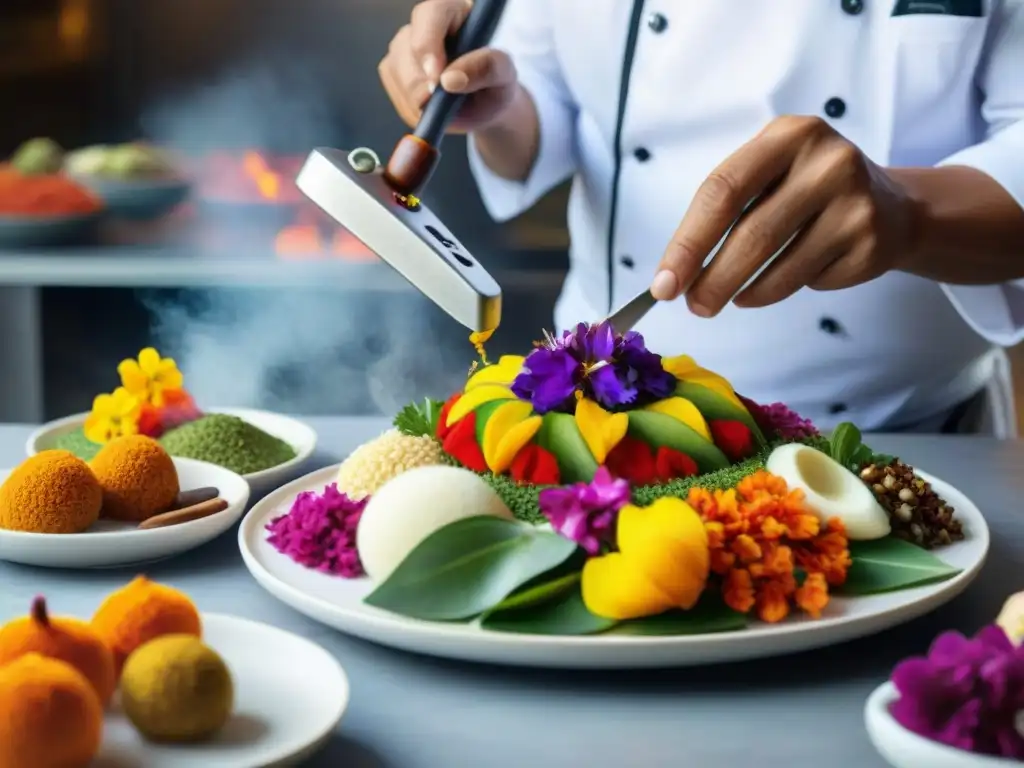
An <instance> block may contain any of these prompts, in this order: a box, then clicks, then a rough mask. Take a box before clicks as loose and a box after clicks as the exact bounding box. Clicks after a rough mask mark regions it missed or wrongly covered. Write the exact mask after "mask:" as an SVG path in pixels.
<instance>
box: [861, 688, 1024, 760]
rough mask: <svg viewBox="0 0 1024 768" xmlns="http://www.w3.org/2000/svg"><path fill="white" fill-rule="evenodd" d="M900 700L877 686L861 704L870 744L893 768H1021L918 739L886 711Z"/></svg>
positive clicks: (997, 758)
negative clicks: (863, 703)
mask: <svg viewBox="0 0 1024 768" xmlns="http://www.w3.org/2000/svg"><path fill="white" fill-rule="evenodd" d="M898 698H899V692H898V691H897V690H896V686H895V685H893V684H892V683H891V682H886V683H883V684H882V685H880V686H878V688H876V689H875V690H874V691H873V692H872V693H871V695H870V696H869V697H868V700H867V703H866V704H865V705H864V725H865V726H866V727H867V730H868V737H869V738H870V739H871V743H872V744H873V745H874V747H875V749H877V750H878V754H880V755H881V756H882V757H883V758H884V759H885V761H886V762H887V763H889V765H891V766H893V768H1011V766H1016V768H1020V766H1021V765H1022V763H1020V762H1019V761H1017V760H1011V759H1009V758H1005V757H990V756H989V755H976V754H974V753H972V752H965V751H964V750H962V749H954V748H953V747H948V746H946V745H945V744H939V743H938V742H935V741H931V740H930V739H926V738H924V737H923V736H918V735H917V734H916V733H913V732H912V731H908V730H907V729H906V728H904V727H903V726H902V725H900V724H899V723H898V722H897V721H896V719H895V718H894V717H893V716H892V713H891V712H890V711H889V707H890V705H891V704H892V703H893V702H894V701H896V700H897V699H898Z"/></svg>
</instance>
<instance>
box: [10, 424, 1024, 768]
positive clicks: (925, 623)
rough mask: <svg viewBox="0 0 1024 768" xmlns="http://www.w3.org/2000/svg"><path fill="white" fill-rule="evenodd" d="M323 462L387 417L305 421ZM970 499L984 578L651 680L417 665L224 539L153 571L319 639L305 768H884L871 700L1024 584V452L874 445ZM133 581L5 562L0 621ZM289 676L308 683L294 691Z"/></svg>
mask: <svg viewBox="0 0 1024 768" xmlns="http://www.w3.org/2000/svg"><path fill="white" fill-rule="evenodd" d="M310 423H311V424H312V425H313V426H314V427H315V428H316V429H317V430H318V432H319V434H320V440H321V444H322V449H323V451H322V453H320V454H319V455H318V456H317V457H315V460H314V461H312V462H311V463H310V467H309V468H310V469H312V468H315V467H317V466H324V465H327V464H328V463H331V462H334V461H337V460H339V459H340V458H341V457H342V456H344V455H345V454H346V453H347V452H348V451H350V450H351V449H352V448H354V447H355V446H356V445H357V444H358V443H360V442H362V441H363V440H365V439H367V438H369V437H371V436H373V435H375V434H377V433H378V432H379V431H381V430H382V429H384V428H385V427H386V422H385V421H384V420H383V419H341V418H334V419H330V418H328V419H311V420H310ZM28 431H29V428H28V427H26V426H10V425H8V426H0V466H10V465H13V464H14V463H16V462H18V461H20V460H21V459H22V457H23V453H22V452H23V445H24V442H25V438H26V436H27V434H28ZM870 440H871V444H872V445H873V446H876V447H877V448H878V449H880V450H884V451H887V452H890V453H894V454H898V455H900V456H901V457H902V458H903V459H904V460H906V461H907V462H909V463H911V464H914V465H919V466H920V467H921V468H922V469H925V470H927V471H928V472H931V473H933V474H935V475H937V476H939V477H941V478H943V479H944V480H946V481H948V482H950V483H952V484H953V485H955V486H957V487H958V488H959V489H960V490H962V491H963V492H964V493H965V494H967V495H968V496H969V497H971V498H972V499H973V500H974V501H975V502H976V503H977V505H978V506H979V507H980V508H981V510H982V511H983V512H984V513H985V516H986V518H987V520H988V522H989V525H990V526H991V530H992V548H991V553H990V555H989V561H988V564H987V565H986V566H985V568H984V569H983V571H982V573H981V575H980V576H979V578H978V580H977V581H976V582H975V583H974V584H973V585H972V586H971V587H970V588H969V589H968V590H967V591H966V592H965V593H964V594H963V595H961V596H960V597H959V598H957V599H956V600H954V601H953V602H952V603H950V604H949V605H947V606H946V607H944V608H942V609H939V610H938V611H936V612H935V613H933V614H931V615H930V616H927V617H924V618H922V619H919V620H917V621H914V622H912V623H910V624H907V625H905V626H903V627H900V628H897V629H894V630H890V631H887V632H884V633H881V634H879V635H877V636H875V637H870V638H866V639H864V640H859V641H855V642H852V643H848V644H846V645H843V646H838V647H834V648H830V649H825V650H822V651H815V652H810V653H805V654H800V655H796V656H789V657H783V658H777V659H771V660H767V661H763V662H749V663H741V664H731V665H723V666H712V667H706V668H700V669H689V670H686V669H684V670H679V671H667V672H660V671H652V672H621V673H598V672H573V673H559V672H550V671H523V670H517V669H504V668H492V667H483V666H474V665H468V664H457V663H452V662H445V661H439V660H433V659H430V658H421V657H417V656H412V655H408V654H404V653H399V652H396V651H390V650H387V649H385V648H378V647H375V646H372V645H369V644H367V643H365V642H362V641H359V640H354V639H350V638H347V637H345V636H344V635H341V634H339V633H337V632H334V631H333V630H329V629H326V628H324V627H321V626H320V625H318V624H316V623H314V622H313V621H311V620H309V619H306V618H305V617H303V616H301V615H299V614H298V613H295V612H294V611H292V610H291V609H289V608H288V607H286V606H285V605H283V604H281V603H279V602H277V601H276V600H275V599H274V598H272V597H270V595H268V594H267V593H266V592H264V591H263V590H262V589H261V588H260V587H259V586H258V585H257V584H256V582H255V581H254V580H253V579H252V578H251V577H250V576H249V574H248V572H247V571H246V570H245V567H244V566H243V565H242V562H241V559H240V557H239V555H238V551H237V544H236V538H235V536H234V535H233V533H229V534H225V535H224V536H223V537H221V538H220V539H219V540H217V541H215V542H212V543H211V544H209V545H207V546H206V547H203V548H202V549H199V550H197V551H196V552H194V553H190V554H189V555H187V556H185V557H180V558H178V559H176V560H172V561H168V562H163V563H158V564H155V565H153V566H152V567H151V568H150V569H149V575H150V576H151V577H153V578H155V579H158V580H161V581H165V582H168V583H171V584H174V585H176V586H179V587H181V588H182V589H185V590H186V591H188V592H189V593H190V594H191V595H192V596H193V597H194V598H195V599H196V601H197V602H198V603H199V605H200V607H201V608H202V609H204V610H207V611H218V612H224V613H232V614H236V615H240V616H245V617H248V618H251V619H255V620H259V621H263V622H267V623H270V624H275V625H277V626H280V627H283V628H285V629H288V630H290V631H293V632H297V633H299V634H302V635H305V636H307V637H310V638H312V639H313V640H315V641H316V642H318V643H321V644H322V645H323V646H324V647H326V648H328V649H329V650H330V651H331V652H332V653H333V654H335V655H336V656H337V658H338V659H339V660H340V661H341V663H342V664H343V665H344V667H345V669H346V670H347V672H348V674H349V676H350V678H351V681H352V702H351V706H350V708H349V710H348V712H347V714H346V715H345V718H344V720H343V722H342V725H341V727H340V728H339V730H338V733H337V734H336V736H335V737H334V739H333V740H332V741H331V742H330V743H329V745H328V746H327V748H326V749H325V751H324V752H322V753H321V754H320V755H318V756H317V757H316V758H314V759H313V760H312V761H310V762H309V763H308V764H307V765H309V766H323V768H335V766H339V765H344V766H347V767H348V768H463V767H465V768H523V766H537V767H538V768H548V767H549V766H550V767H551V768H570V767H571V766H589V767H590V768H605V767H606V766H607V768H624V767H625V766H629V767H630V768H662V767H664V768H676V767H677V766H680V765H690V766H694V767H695V768H696V767H697V766H699V767H700V768H718V767H719V766H743V767H746V766H749V765H751V764H752V762H754V763H756V764H758V765H787V766H790V767H791V768H803V767H804V766H806V767H807V768H820V766H822V765H829V766H831V767H832V768H872V767H873V766H875V767H881V766H884V763H883V762H882V760H881V759H880V758H879V757H878V756H877V755H876V754H875V752H874V750H873V749H872V747H871V745H870V743H869V742H868V738H867V735H866V733H865V731H864V726H863V715H862V710H863V706H864V701H865V699H866V697H867V695H868V693H869V692H870V691H871V690H872V689H873V688H874V687H875V686H877V685H878V684H879V683H881V682H882V681H883V680H885V679H886V677H887V676H888V674H889V672H890V671H891V669H892V667H893V665H894V664H895V663H896V661H898V660H899V659H900V658H902V657H903V656H905V655H908V654H914V653H920V652H922V651H924V650H925V649H926V648H927V646H928V644H929V642H930V641H931V639H932V638H933V637H934V636H935V635H936V634H937V633H938V632H940V631H941V630H943V629H948V628H955V629H959V630H961V631H964V632H973V631H974V630H976V629H977V628H978V627H979V626H981V625H982V624H985V623H987V622H990V621H992V620H993V619H994V618H995V616H996V614H997V612H998V610H999V607H1000V605H1001V604H1002V602H1003V600H1004V599H1005V597H1006V596H1007V595H1008V594H1009V593H1011V592H1013V591H1015V590H1018V589H1021V588H1024V512H1022V511H1021V506H1020V499H1021V498H1022V496H1024V475H1022V474H1021V473H1020V471H1019V470H1020V467H1021V466H1022V465H1024V442H998V441H996V440H992V439H986V438H972V437H941V438H939V437H924V436H884V435H883V436H872V437H871V438H870ZM134 575H135V573H134V571H119V570H109V571H107V570H104V571H94V572H58V571H51V570H45V569H36V568H27V567H20V566H14V565H8V564H0V583H3V585H4V589H3V590H2V591H0V619H7V618H10V617H13V616H15V615H20V614H23V613H24V612H25V610H26V607H27V606H28V605H29V601H30V600H31V598H32V597H33V596H34V595H36V594H38V593H45V594H46V595H47V596H48V597H49V598H50V600H51V601H52V604H53V605H54V609H55V610H59V611H61V612H67V613H76V614H80V615H88V614H89V613H90V612H91V611H92V610H93V609H94V608H95V607H96V605H97V604H98V603H99V601H100V599H101V598H102V597H103V596H104V595H105V594H106V593H107V592H108V591H109V590H111V589H114V588H116V587H118V586H120V585H121V584H122V583H124V582H125V581H127V580H128V579H130V578H131V577H132V576H134ZM296 684H301V683H300V681H296Z"/></svg>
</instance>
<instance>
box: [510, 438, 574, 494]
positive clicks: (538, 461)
mask: <svg viewBox="0 0 1024 768" xmlns="http://www.w3.org/2000/svg"><path fill="white" fill-rule="evenodd" d="M509 474H510V475H512V479H513V480H515V481H516V482H517V483H529V484H531V485H558V484H559V483H560V482H561V481H562V475H561V473H560V472H559V471H558V461H556V460H555V457H554V456H552V455H551V454H550V453H549V452H548V451H545V450H544V449H543V448H541V447H540V446H539V445H537V444H535V443H528V444H527V445H525V446H524V447H523V449H522V450H521V451H519V453H517V454H516V457H515V459H513V460H512V466H511V467H509Z"/></svg>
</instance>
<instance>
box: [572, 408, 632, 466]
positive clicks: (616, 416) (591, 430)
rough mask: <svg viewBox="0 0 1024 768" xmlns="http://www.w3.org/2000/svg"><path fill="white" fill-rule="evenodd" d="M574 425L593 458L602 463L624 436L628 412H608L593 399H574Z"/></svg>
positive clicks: (627, 423) (627, 425) (627, 422)
mask: <svg viewBox="0 0 1024 768" xmlns="http://www.w3.org/2000/svg"><path fill="white" fill-rule="evenodd" d="M576 426H577V427H579V430H580V434H581V435H583V441H584V442H585V443H586V444H587V447H588V448H589V449H590V452H591V453H592V454H594V460H595V461H597V463H598V464H604V461H605V459H607V458H608V454H609V453H610V452H611V450H612V448H614V447H615V446H616V445H618V444H619V443H620V442H621V441H622V438H623V437H625V436H626V430H627V429H628V427H629V414H626V413H609V412H608V411H606V410H605V409H604V408H602V407H601V406H600V405H598V404H597V403H595V402H594V401H593V400H588V399H587V398H585V397H583V398H580V399H579V400H577V401H576Z"/></svg>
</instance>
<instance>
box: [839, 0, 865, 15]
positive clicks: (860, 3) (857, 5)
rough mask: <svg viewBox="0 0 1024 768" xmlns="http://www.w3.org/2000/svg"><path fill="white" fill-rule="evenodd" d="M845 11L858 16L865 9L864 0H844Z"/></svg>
mask: <svg viewBox="0 0 1024 768" xmlns="http://www.w3.org/2000/svg"><path fill="white" fill-rule="evenodd" d="M841 4H842V6H843V11H844V12H846V13H848V14H850V15H851V16H856V15H857V14H858V13H860V12H861V11H863V10H864V0H842V3H841Z"/></svg>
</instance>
